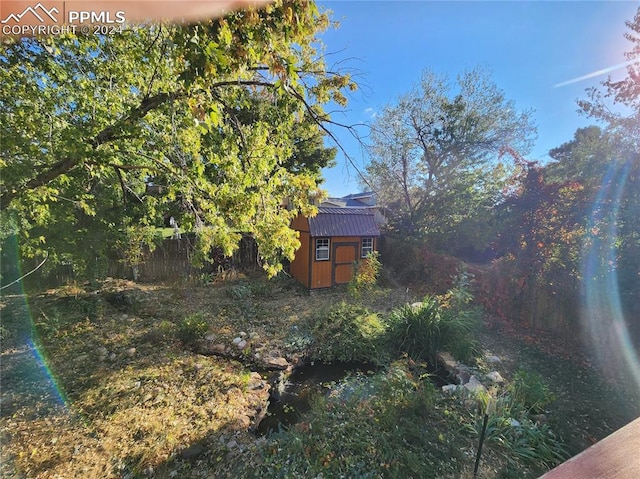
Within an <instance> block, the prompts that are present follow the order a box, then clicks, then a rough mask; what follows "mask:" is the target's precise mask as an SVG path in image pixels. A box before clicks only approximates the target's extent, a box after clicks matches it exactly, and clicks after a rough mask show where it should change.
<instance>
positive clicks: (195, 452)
mask: <svg viewBox="0 0 640 479" xmlns="http://www.w3.org/2000/svg"><path fill="white" fill-rule="evenodd" d="M204 451H205V447H204V446H203V445H202V444H194V445H193V446H189V447H188V448H186V449H183V450H182V451H181V452H180V454H179V456H180V458H181V459H195V458H196V457H198V456H199V455H200V454H202V453H203V452H204Z"/></svg>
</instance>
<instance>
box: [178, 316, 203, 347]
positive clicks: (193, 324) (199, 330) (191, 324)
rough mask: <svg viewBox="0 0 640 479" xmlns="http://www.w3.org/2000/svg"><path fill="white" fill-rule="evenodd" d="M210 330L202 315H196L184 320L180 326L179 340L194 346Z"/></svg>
mask: <svg viewBox="0 0 640 479" xmlns="http://www.w3.org/2000/svg"><path fill="white" fill-rule="evenodd" d="M207 329H209V324H208V323H207V320H206V319H204V316H203V315H202V313H195V314H191V315H189V316H187V317H186V318H184V319H183V320H182V321H181V322H180V324H179V325H178V331H177V334H178V339H179V340H180V341H182V342H183V343H184V344H188V345H190V344H193V343H195V342H196V341H197V340H198V339H200V338H202V337H203V336H204V334H205V333H206V332H207Z"/></svg>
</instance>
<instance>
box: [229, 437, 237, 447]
mask: <svg viewBox="0 0 640 479" xmlns="http://www.w3.org/2000/svg"><path fill="white" fill-rule="evenodd" d="M236 447H238V442H237V441H236V440H234V439H231V441H229V442H228V443H227V449H235V448H236Z"/></svg>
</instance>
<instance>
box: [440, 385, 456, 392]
mask: <svg viewBox="0 0 640 479" xmlns="http://www.w3.org/2000/svg"><path fill="white" fill-rule="evenodd" d="M457 390H458V385H457V384H445V385H444V386H442V392H443V393H445V394H453V393H454V392H456V391H457Z"/></svg>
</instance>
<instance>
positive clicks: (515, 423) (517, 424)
mask: <svg viewBox="0 0 640 479" xmlns="http://www.w3.org/2000/svg"><path fill="white" fill-rule="evenodd" d="M509 424H510V425H511V427H520V425H521V424H520V421H518V420H517V419H513V418H510V419H509Z"/></svg>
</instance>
